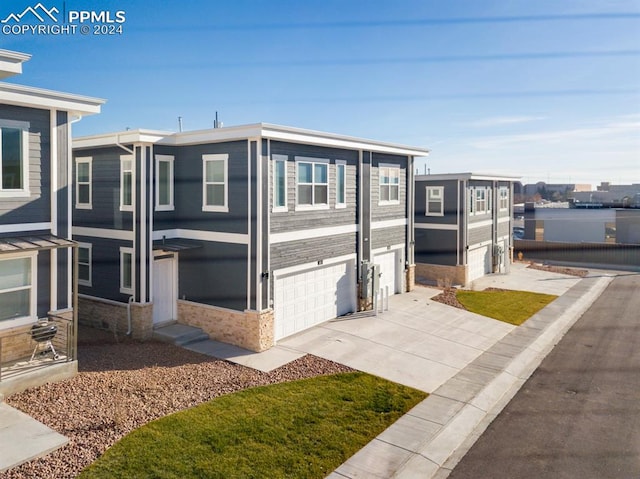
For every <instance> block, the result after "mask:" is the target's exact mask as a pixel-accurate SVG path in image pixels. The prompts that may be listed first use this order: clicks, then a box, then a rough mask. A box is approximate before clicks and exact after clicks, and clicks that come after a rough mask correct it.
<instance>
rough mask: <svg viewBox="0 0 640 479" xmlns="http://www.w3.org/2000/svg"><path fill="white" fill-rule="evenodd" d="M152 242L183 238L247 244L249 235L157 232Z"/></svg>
mask: <svg viewBox="0 0 640 479" xmlns="http://www.w3.org/2000/svg"><path fill="white" fill-rule="evenodd" d="M152 237H153V240H154V241H157V240H161V239H162V238H163V237H164V238H184V239H192V240H199V241H212V242H215V243H232V244H245V245H246V244H249V235H248V234H241V233H224V232H221V231H202V230H188V229H181V228H177V229H172V230H158V231H154V232H153V235H152Z"/></svg>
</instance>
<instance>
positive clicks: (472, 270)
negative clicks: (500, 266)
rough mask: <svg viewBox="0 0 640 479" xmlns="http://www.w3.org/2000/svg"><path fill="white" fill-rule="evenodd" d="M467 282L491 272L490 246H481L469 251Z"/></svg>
mask: <svg viewBox="0 0 640 479" xmlns="http://www.w3.org/2000/svg"><path fill="white" fill-rule="evenodd" d="M467 263H468V265H469V282H471V281H473V280H475V279H478V278H481V277H483V276H484V275H485V274H488V273H491V254H490V246H482V247H481V248H476V249H474V250H470V251H469V255H468V261H467Z"/></svg>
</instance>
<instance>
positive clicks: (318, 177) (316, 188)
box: [296, 157, 329, 210]
mask: <svg viewBox="0 0 640 479" xmlns="http://www.w3.org/2000/svg"><path fill="white" fill-rule="evenodd" d="M296 170H297V171H296V179H297V187H296V191H297V198H296V209H300V210H304V209H324V208H328V207H329V160H324V159H320V158H304V157H297V158H296Z"/></svg>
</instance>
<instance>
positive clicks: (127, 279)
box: [122, 253, 132, 288]
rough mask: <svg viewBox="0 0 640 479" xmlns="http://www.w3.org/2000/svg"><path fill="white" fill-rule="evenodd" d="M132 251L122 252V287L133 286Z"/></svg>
mask: <svg viewBox="0 0 640 479" xmlns="http://www.w3.org/2000/svg"><path fill="white" fill-rule="evenodd" d="M131 263H132V256H131V253H122V287H123V288H131V276H132V275H131Z"/></svg>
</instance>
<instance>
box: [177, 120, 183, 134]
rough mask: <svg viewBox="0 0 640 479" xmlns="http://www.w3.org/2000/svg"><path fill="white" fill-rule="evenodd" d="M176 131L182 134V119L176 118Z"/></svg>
mask: <svg viewBox="0 0 640 479" xmlns="http://www.w3.org/2000/svg"><path fill="white" fill-rule="evenodd" d="M178 131H179V132H180V133H182V117H181V116H179V117H178Z"/></svg>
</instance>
